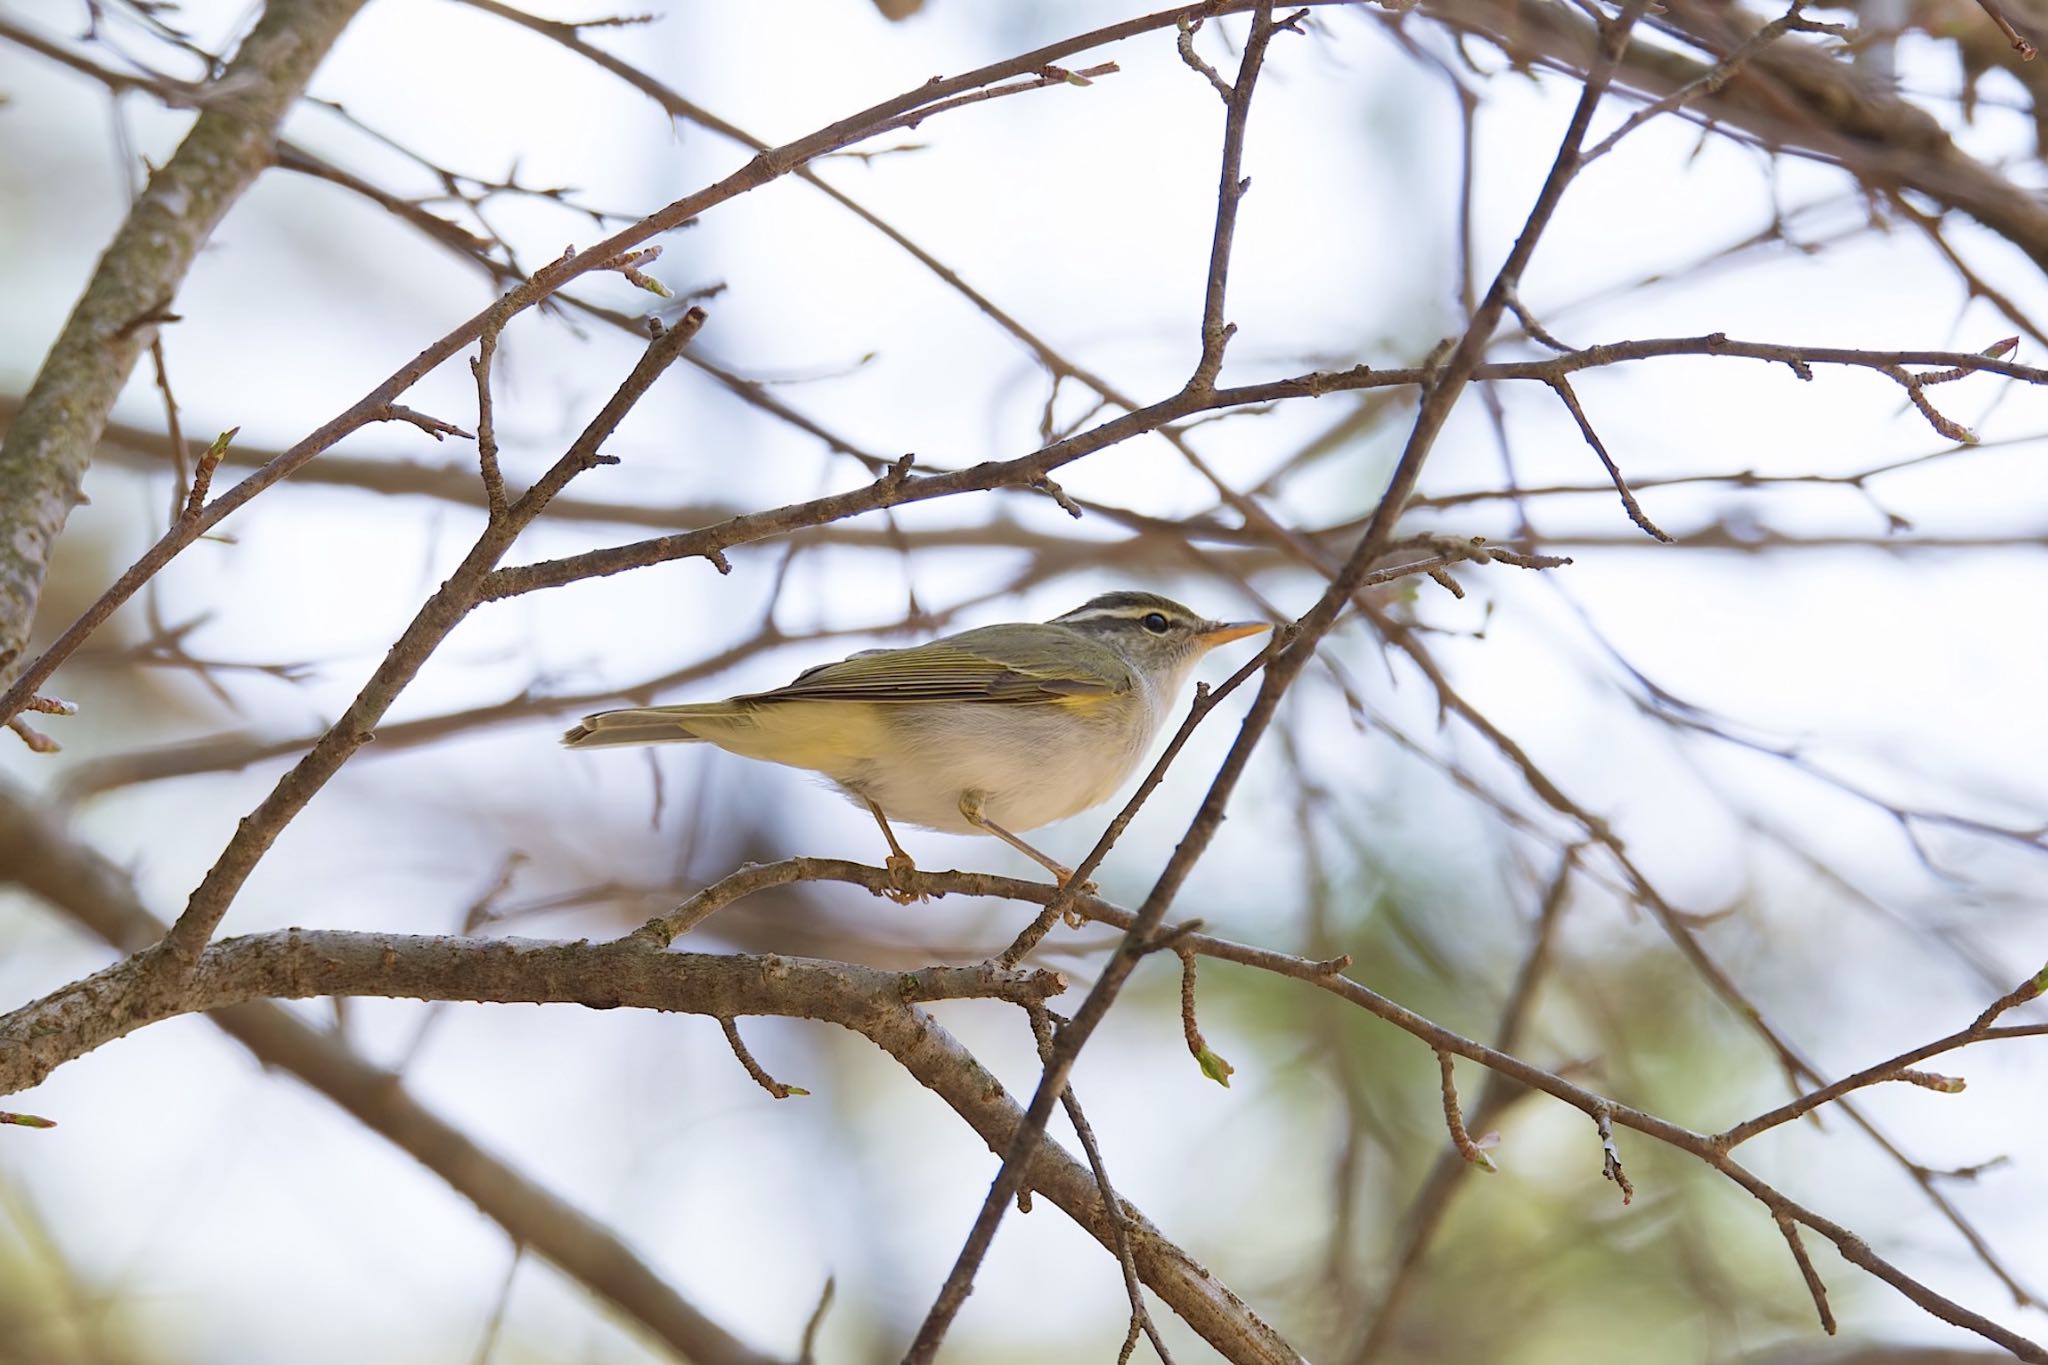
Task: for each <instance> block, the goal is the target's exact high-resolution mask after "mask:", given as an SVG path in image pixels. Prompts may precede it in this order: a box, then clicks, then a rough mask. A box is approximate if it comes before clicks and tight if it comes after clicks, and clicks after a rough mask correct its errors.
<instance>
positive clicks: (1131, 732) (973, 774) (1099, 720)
mask: <svg viewBox="0 0 2048 1365" xmlns="http://www.w3.org/2000/svg"><path fill="white" fill-rule="evenodd" d="M1128 701H1129V703H1130V704H1133V705H1140V704H1142V703H1140V702H1139V701H1138V699H1136V698H1130V699H1128ZM1146 720H1147V721H1148V722H1149V721H1150V716H1149V715H1147V717H1146ZM883 722H884V727H885V728H886V729H887V730H888V732H889V735H890V738H891V741H892V742H891V744H890V746H889V747H890V750H891V751H892V754H893V757H892V758H890V759H888V760H872V761H869V762H865V763H861V764H858V765H856V766H854V767H853V768H851V769H849V770H847V771H843V772H828V773H827V776H829V777H831V778H832V779H833V780H834V781H836V782H838V783H839V784H840V785H841V786H843V787H845V788H847V789H848V790H849V791H851V792H853V793H854V794H856V795H858V796H864V797H866V798H867V799H868V800H870V801H873V802H874V803H875V804H876V805H878V806H880V807H881V808H882V813H883V814H885V815H887V816H888V817H889V819H890V820H892V821H902V822H904V823H907V824H913V825H922V826H924V827H925V828H927V829H937V830H946V831H948V832H951V833H955V834H966V833H971V832H974V826H973V825H971V824H969V823H968V822H967V819H966V817H964V816H963V815H961V813H960V802H961V799H962V798H963V797H964V796H966V795H967V794H968V793H970V792H978V793H980V794H981V803H982V804H981V811H982V814H983V815H984V816H985V817H986V818H987V819H988V820H990V821H991V822H993V823H995V824H998V825H1001V826H1002V827H1003V828H1004V829H1007V830H1010V831H1011V832H1013V833H1017V832H1022V831H1024V830H1029V829H1037V828H1038V827H1039V826H1040V825H1047V824H1051V823H1052V822H1053V821H1055V820H1064V819H1065V818H1066V817H1068V816H1070V815H1074V814H1077V813H1078V812H1080V811H1084V810H1087V809H1088V808H1089V807H1091V806H1099V805H1101V804H1102V803H1103V802H1105V801H1107V800H1109V798H1110V797H1112V796H1114V795H1116V792H1117V789H1118V788H1119V787H1121V786H1122V785H1123V784H1124V780H1125V779H1126V778H1128V777H1129V776H1130V775H1131V773H1132V771H1133V770H1134V769H1135V768H1136V767H1137V765H1138V763H1139V761H1140V760H1141V759H1143V758H1144V756H1145V751H1146V749H1147V748H1149V747H1150V745H1151V741H1152V734H1153V730H1154V728H1155V727H1154V726H1153V725H1152V724H1150V723H1142V724H1138V725H1133V724H1130V723H1129V719H1128V716H1126V719H1125V720H1124V721H1123V722H1121V723H1118V722H1116V721H1114V720H1112V718H1111V717H1109V716H1104V715H1095V714H1090V713H1089V711H1086V710H1080V709H1070V708H1067V707H1064V706H1059V705H1052V706H1001V705H994V706H972V705H965V706H963V705H957V704H956V705H951V706H945V707H925V706H901V707H887V708H883Z"/></svg>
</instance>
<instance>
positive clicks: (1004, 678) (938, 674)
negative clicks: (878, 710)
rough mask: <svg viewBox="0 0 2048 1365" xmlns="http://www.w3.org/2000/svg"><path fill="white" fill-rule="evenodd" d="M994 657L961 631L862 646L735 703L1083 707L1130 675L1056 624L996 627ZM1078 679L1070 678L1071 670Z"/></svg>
mask: <svg viewBox="0 0 2048 1365" xmlns="http://www.w3.org/2000/svg"><path fill="white" fill-rule="evenodd" d="M1001 629H1002V631H1003V635H1002V636H1001V637H1000V638H1001V641H1002V644H1001V656H1002V657H1001V658H1000V659H996V658H991V657H990V653H991V646H990V643H989V641H988V639H987V636H986V633H985V631H983V630H969V631H962V632H961V633H960V634H958V635H949V636H947V637H946V638H945V639H943V640H934V641H932V642H931V643H930V644H924V645H913V646H911V647H910V648H908V649H868V650H863V651H861V652H860V653H858V654H855V655H853V656H851V657H850V658H845V659H841V660H840V661H839V662H838V663H831V664H821V665H819V666H818V667H816V668H813V669H809V670H807V671H805V672H803V673H800V674H798V675H797V678H796V681H794V682H792V683H790V684H789V685H788V686H786V687H778V688H776V689H775V690H774V691H772V692H758V693H755V694H754V695H753V696H750V697H746V698H742V699H741V700H745V701H751V702H778V701H866V702H879V703H884V704H887V703H892V702H895V703H903V702H934V701H948V702H988V703H995V704H1007V705H1013V706H1014V705H1029V704H1034V703H1035V704H1044V703H1049V702H1067V703H1069V704H1072V703H1075V702H1085V701H1089V700H1093V699H1099V698H1104V697H1112V696H1116V695H1118V694H1120V693H1124V692H1128V691H1130V689H1131V671H1130V669H1129V668H1128V667H1127V666H1126V665H1125V664H1124V662H1123V660H1122V659H1121V658H1119V657H1118V656H1117V655H1116V653H1115V652H1114V651H1113V650H1110V649H1108V648H1107V647H1105V646H1103V645H1098V644H1096V643H1095V642H1094V641H1092V640H1088V639H1084V638H1078V637H1076V635H1075V634H1074V632H1072V631H1070V630H1066V629H1064V628H1062V627H1058V626H1037V625H1034V626H1005V627H1002V628H1001ZM1077 672H1078V673H1081V674H1083V675H1084V676H1083V677H1081V678H1076V677H1075V676H1074V675H1075V674H1076V673H1077Z"/></svg>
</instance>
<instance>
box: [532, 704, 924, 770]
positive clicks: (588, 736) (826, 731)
mask: <svg viewBox="0 0 2048 1365" xmlns="http://www.w3.org/2000/svg"><path fill="white" fill-rule="evenodd" d="M692 739H700V741H705V743H711V745H717V747H719V749H727V751H731V753H737V755H741V757H750V759H764V761H768V763H788V765H791V767H809V769H813V772H823V774H848V772H854V769H856V767H860V765H862V763H870V761H872V759H874V755H877V753H879V751H883V745H885V735H883V720H881V716H879V714H877V710H874V708H870V706H848V704H846V702H795V700H791V702H702V704H694V706H633V708H627V710H608V712H602V714H596V716H590V718H588V720H586V722H584V724H582V726H578V729H575V731H571V733H569V745H573V747H580V749H596V747H608V745H647V743H688V741H692Z"/></svg>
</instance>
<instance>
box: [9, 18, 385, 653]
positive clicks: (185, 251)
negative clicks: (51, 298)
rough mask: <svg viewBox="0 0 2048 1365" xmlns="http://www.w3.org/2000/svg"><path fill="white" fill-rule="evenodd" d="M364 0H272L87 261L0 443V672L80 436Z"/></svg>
mask: <svg viewBox="0 0 2048 1365" xmlns="http://www.w3.org/2000/svg"><path fill="white" fill-rule="evenodd" d="M362 3H363V0H272V3H270V4H269V5H268V6H267V7H266V8H265V10H264V13H263V17H262V19H261V20H259V21H258V23H257V25H256V27H255V29H254V30H253V31H251V33H250V34H249V37H248V39H247V40H246V41H245V42H244V43H243V44H242V47H241V51H240V52H238V53H237V54H236V56H235V60H234V61H233V63H231V64H230V65H229V67H228V69H227V71H226V72H225V73H224V74H223V75H222V76H221V78H220V79H219V80H217V81H215V82H214V83H213V84H212V85H210V86H208V87H207V88H206V93H205V95H204V96H203V100H204V103H205V106H206V107H205V110H204V112H202V113H201V114H200V115H199V118H198V119H197V120H196V121H195V122H194V123H193V125H192V130H191V132H189V133H188V134H186V136H185V140H184V142H183V143H182V144H180V146H179V147H178V150H177V153H176V154H175V155H173V156H172V158H171V159H170V161H169V162H168V163H166V164H165V166H164V167H163V169H161V170H159V171H158V172H157V173H156V174H155V175H153V176H151V177H150V181H149V187H148V189H146V190H144V191H143V193H142V195H141V196H140V197H139V198H138V199H136V201H135V204H134V206H133V207H132V208H131V209H130V210H129V213H128V219H127V221H126V222H124V223H123V224H122V225H121V230H120V231H119V232H118V233H116V234H115V236H114V240H113V243H112V244H111V245H109V246H108V247H107V250H106V253H105V254H104V255H102V256H101V257H100V262H99V266H98V267H97V268H96V269H95V270H94V271H93V276H92V280H91V282H90V283H89V284H87V285H86V288H85V292H84V293H83V294H82V295H81V296H80V297H79V300H78V305H77V307H76V308H74V309H73V310H72V313H71V316H70V318H69V319H67V320H66V322H65V324H64V330H63V331H62V332H61V333H59V334H58V337H57V340H56V343H55V344H54V345H52V346H51V348H50V351H49V354H48V355H47V356H46V357H45V358H44V360H43V367H42V370H41V371H40V372H39V373H38V374H37V375H36V379H35V384H34V385H33V386H32V387H31V388H30V389H29V392H28V397H27V398H26V399H25V400H24V401H23V403H22V405H21V411H20V413H19V414H17V415H16V416H15V418H14V420H13V421H12V422H11V423H9V424H8V427H7V435H6V438H5V440H4V442H0V680H4V679H6V678H8V677H10V676H12V672H13V667H12V665H13V663H14V661H15V660H16V659H18V658H19V656H20V654H21V651H22V648H23V646H24V645H25V644H26V643H27V640H28V632H29V625H30V623H31V621H32V620H33V619H34V616H35V608H36V600H37V598H38V597H40V596H41V595H42V588H43V576H44V574H45V573H46V572H47V571H48V568H49V556H50V547H51V546H52V545H53V544H55V542H56V539H57V535H58V533H59V532H61V531H62V530H63V529H64V521H65V518H67V517H69V516H70V515H71V509H72V508H73V507H76V506H77V505H78V503H79V502H80V500H81V494H80V485H81V484H82V483H83V482H84V479H85V471H86V467H87V466H88V465H89V464H90V463H91V462H92V450H93V446H94V445H95V444H97V443H98V441H99V435H100V429H101V428H102V427H103V426H104V425H105V423H106V420H107V413H108V412H109V410H111V409H112V407H113V406H114V399H115V397H116V396H117V395H119V393H120V392H121V387H122V385H124V384H125V383H127V381H128V372H129V371H130V370H131V369H133V368H134V366H135V361H136V358H137V357H138V356H140V355H141V354H142V351H143V348H144V347H146V346H148V345H149V343H150V340H151V338H152V337H154V336H155V335H156V327H157V323H156V322H154V321H150V319H153V318H156V317H158V316H160V315H161V314H162V313H163V311H164V310H165V309H166V308H167V307H168V306H169V304H170V302H171V300H172V299H173V298H174V297H176V295H177V292H178V286H179V285H180V284H181V283H183V281H184V278H185V272H186V271H187V270H189V269H190V268H191V266H192V262H193V260H194V259H195V258H196V257H197V256H198V254H199V250H200V248H201V247H203V246H204V245H205V244H206V242H207V239H208V238H210V237H211V236H212V235H213V230H214V228H215V227H217V226H218V225H219V224H220V220H221V219H222V217H223V216H225V215H226V213H227V211H228V208H229V206H231V205H232V204H233V203H234V202H235V200H236V199H238V198H240V197H241V194H242V191H244V190H246V189H247V188H248V187H249V186H250V184H251V183H252V182H254V181H255V179H256V177H257V175H258V174H260V173H261V172H262V170H263V168H264V167H266V166H268V165H269V164H270V159H271V143H272V139H273V138H274V136H275V134H276V130H277V125H278V123H279V121H280V120H282V119H283V117H284V115H285V112H286V111H287V110H288V109H290V108H291V106H292V104H293V102H294V101H296V100H297V99H298V97H299V95H300V93H301V92H303V91H304V90H305V88H306V82H307V81H309V80H311V79H312V76H313V70H314V68H315V67H317V66H318V65H319V64H320V60H321V59H322V58H323V57H325V56H326V55H327V51H328V49H329V48H330V47H332V46H333V44H334V40H335V38H336V37H338V36H339V35H340V33H341V30H342V28H343V26H344V25H346V24H347V23H348V21H349V19H350V18H351V17H353V16H354V14H355V12H356V11H357V10H358V9H360V8H361V7H362Z"/></svg>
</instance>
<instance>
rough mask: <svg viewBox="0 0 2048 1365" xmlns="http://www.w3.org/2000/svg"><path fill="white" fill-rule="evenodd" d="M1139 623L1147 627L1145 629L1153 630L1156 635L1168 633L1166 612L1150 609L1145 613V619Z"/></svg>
mask: <svg viewBox="0 0 2048 1365" xmlns="http://www.w3.org/2000/svg"><path fill="white" fill-rule="evenodd" d="M1138 624H1139V625H1141V626H1143V627H1145V629H1147V630H1149V631H1151V632H1152V633H1153V634H1154V635H1164V634H1166V625H1167V623H1166V614H1165V613H1164V612H1158V611H1148V612H1146V613H1145V619H1144V620H1142V621H1140V622H1139V623H1138Z"/></svg>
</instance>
